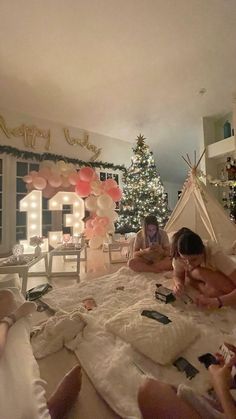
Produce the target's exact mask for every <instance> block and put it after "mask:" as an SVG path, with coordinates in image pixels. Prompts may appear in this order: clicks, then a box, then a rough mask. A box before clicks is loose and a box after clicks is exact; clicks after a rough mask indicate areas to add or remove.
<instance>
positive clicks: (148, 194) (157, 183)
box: [117, 134, 169, 232]
mask: <svg viewBox="0 0 236 419" xmlns="http://www.w3.org/2000/svg"><path fill="white" fill-rule="evenodd" d="M136 141H137V144H136V146H135V147H134V148H133V151H134V156H132V158H131V166H130V167H129V169H128V171H127V174H126V175H125V176H124V188H123V200H122V201H121V208H120V214H119V219H118V222H117V231H120V232H129V231H138V230H139V229H140V227H141V224H142V220H143V218H144V217H145V216H146V215H148V214H153V215H156V217H157V219H158V222H159V224H160V226H163V225H164V224H165V223H166V221H167V219H168V215H169V211H168V207H167V202H166V194H165V191H164V187H163V185H162V182H161V179H160V176H159V174H158V172H157V169H156V165H155V161H154V157H153V153H152V152H151V151H150V149H149V147H148V145H147V144H146V143H145V138H144V136H143V135H141V134H140V135H139V136H138V137H137V140H136Z"/></svg>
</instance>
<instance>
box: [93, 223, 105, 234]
mask: <svg viewBox="0 0 236 419" xmlns="http://www.w3.org/2000/svg"><path fill="white" fill-rule="evenodd" d="M93 232H94V236H104V234H105V233H106V230H105V228H104V227H103V226H102V225H99V224H98V225H96V226H95V227H94V229H93Z"/></svg>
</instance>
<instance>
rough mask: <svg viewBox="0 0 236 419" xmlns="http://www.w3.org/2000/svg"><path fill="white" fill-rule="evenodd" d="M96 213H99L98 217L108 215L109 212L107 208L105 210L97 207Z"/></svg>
mask: <svg viewBox="0 0 236 419" xmlns="http://www.w3.org/2000/svg"><path fill="white" fill-rule="evenodd" d="M96 215H97V216H98V217H107V212H106V210H105V209H102V208H97V210H96Z"/></svg>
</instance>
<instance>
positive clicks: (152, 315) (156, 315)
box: [141, 310, 171, 324]
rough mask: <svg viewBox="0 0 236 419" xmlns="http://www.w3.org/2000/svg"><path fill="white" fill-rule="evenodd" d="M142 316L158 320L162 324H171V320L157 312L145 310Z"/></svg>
mask: <svg viewBox="0 0 236 419" xmlns="http://www.w3.org/2000/svg"><path fill="white" fill-rule="evenodd" d="M141 316H145V317H148V318H149V319H153V320H156V321H158V322H159V323H162V324H168V323H171V320H170V319H168V317H167V316H165V315H164V314H162V313H159V312H158V311H155V310H143V311H142V313H141Z"/></svg>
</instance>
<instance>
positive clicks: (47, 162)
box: [39, 160, 56, 169]
mask: <svg viewBox="0 0 236 419" xmlns="http://www.w3.org/2000/svg"><path fill="white" fill-rule="evenodd" d="M55 166H56V165H55V163H54V161H52V160H43V161H42V162H41V163H40V165H39V168H40V169H41V168H43V167H49V169H51V168H53V167H55Z"/></svg>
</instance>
